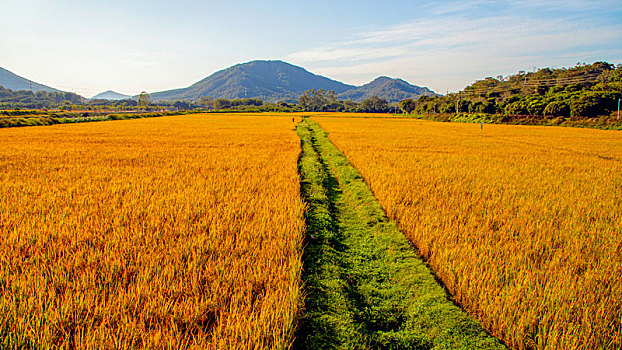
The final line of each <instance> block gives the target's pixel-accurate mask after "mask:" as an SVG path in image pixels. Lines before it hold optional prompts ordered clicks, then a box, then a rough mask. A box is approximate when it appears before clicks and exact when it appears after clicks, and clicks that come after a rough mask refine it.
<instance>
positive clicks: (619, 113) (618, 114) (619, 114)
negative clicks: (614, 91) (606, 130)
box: [616, 98, 622, 121]
mask: <svg viewBox="0 0 622 350" xmlns="http://www.w3.org/2000/svg"><path fill="white" fill-rule="evenodd" d="M620 101H622V99H620V98H619V99H618V119H616V120H618V121H620Z"/></svg>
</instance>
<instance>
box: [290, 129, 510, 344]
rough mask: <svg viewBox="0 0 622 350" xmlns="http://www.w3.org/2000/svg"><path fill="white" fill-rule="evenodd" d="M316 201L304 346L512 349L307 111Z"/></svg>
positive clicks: (308, 161) (308, 164)
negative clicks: (455, 294) (456, 298)
mask: <svg viewBox="0 0 622 350" xmlns="http://www.w3.org/2000/svg"><path fill="white" fill-rule="evenodd" d="M297 132H298V134H299V136H300V138H301V145H302V154H301V157H300V160H299V172H300V175H301V195H302V196H303V198H304V199H305V201H306V202H307V204H308V213H307V227H308V231H307V246H306V248H305V256H304V272H303V276H304V283H305V292H306V294H307V296H306V299H305V310H304V311H303V314H302V316H301V318H300V321H299V327H298V332H297V336H296V340H295V343H294V348H295V349H503V348H504V346H503V345H502V344H501V343H500V342H499V340H498V339H496V338H494V337H491V336H490V335H488V334H487V333H486V332H485V331H484V330H483V329H482V327H481V326H480V325H479V324H478V323H477V322H476V321H474V320H472V319H471V318H470V317H469V316H468V315H467V314H466V313H465V312H464V311H463V310H461V309H460V308H459V307H457V306H456V305H455V304H454V303H453V302H452V301H451V300H450V299H449V297H448V295H447V293H446V291H445V290H444V288H443V287H442V286H441V285H439V284H438V283H437V281H436V280H435V278H434V276H433V274H432V273H431V272H430V270H429V269H428V268H427V266H426V265H425V264H424V263H423V261H422V260H421V259H420V258H419V257H418V256H417V254H416V252H415V251H414V249H413V247H412V246H411V245H410V242H409V241H408V240H407V239H406V238H405V237H404V235H403V234H402V233H401V232H400V231H399V229H398V227H397V225H396V224H395V223H394V222H392V221H391V220H389V219H388V218H387V217H386V215H385V214H384V211H383V210H382V207H381V206H380V204H379V203H378V202H377V201H376V199H375V198H374V196H373V194H372V192H371V190H370V189H369V187H368V186H367V184H366V183H365V182H364V180H363V178H362V177H361V175H360V174H359V173H358V171H357V170H356V169H354V168H353V167H352V166H351V165H350V163H349V162H348V161H347V159H346V158H345V156H344V155H343V154H342V153H341V152H339V151H338V150H337V148H336V147H335V146H334V145H333V144H332V143H331V142H330V141H329V140H328V138H327V137H326V133H325V132H324V131H323V130H322V129H321V128H320V127H319V125H318V124H317V123H315V122H313V121H311V120H309V119H308V118H304V119H303V121H302V122H301V123H300V124H299V125H298V126H297Z"/></svg>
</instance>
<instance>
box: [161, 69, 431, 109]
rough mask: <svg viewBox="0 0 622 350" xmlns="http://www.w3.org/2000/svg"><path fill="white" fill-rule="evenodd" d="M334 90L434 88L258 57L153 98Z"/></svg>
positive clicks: (397, 92)
mask: <svg viewBox="0 0 622 350" xmlns="http://www.w3.org/2000/svg"><path fill="white" fill-rule="evenodd" d="M310 89H324V90H332V91H335V92H336V93H337V94H338V96H339V98H341V99H351V100H354V101H362V100H364V99H365V98H368V97H371V96H372V95H376V96H378V97H380V98H384V99H387V100H388V101H389V102H399V101H401V100H403V99H405V98H414V99H416V98H418V97H419V96H424V95H427V96H434V95H436V94H435V93H434V92H433V91H431V90H430V89H428V88H422V87H419V86H416V85H412V84H409V83H408V82H406V81H404V80H402V79H395V78H389V77H386V76H382V77H378V78H376V79H374V80H373V81H371V82H369V83H367V84H364V85H362V86H355V85H349V84H345V83H342V82H339V81H337V80H333V79H330V78H327V77H324V76H321V75H317V74H314V73H312V72H309V71H307V70H306V69H304V68H302V67H299V66H295V65H293V64H290V63H287V62H284V61H280V60H255V61H250V62H246V63H239V64H236V65H233V66H231V67H229V68H225V69H222V70H219V71H217V72H215V73H213V74H211V75H209V76H207V77H206V78H203V79H201V80H199V81H197V82H196V83H194V84H192V85H190V86H188V87H185V88H178V89H173V90H165V91H159V92H154V93H151V94H150V96H151V99H152V100H154V101H158V100H184V99H188V100H191V101H195V100H198V99H199V98H201V97H206V96H207V97H212V98H226V99H240V98H259V99H262V100H266V101H271V102H276V101H295V100H297V99H298V97H300V95H302V93H303V92H304V91H306V90H310Z"/></svg>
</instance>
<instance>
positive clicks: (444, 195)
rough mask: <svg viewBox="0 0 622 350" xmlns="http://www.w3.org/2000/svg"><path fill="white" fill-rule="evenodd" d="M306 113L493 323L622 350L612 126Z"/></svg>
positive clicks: (617, 142)
mask: <svg viewBox="0 0 622 350" xmlns="http://www.w3.org/2000/svg"><path fill="white" fill-rule="evenodd" d="M314 119H315V120H316V121H318V122H319V123H320V124H321V125H322V127H323V128H324V129H325V130H326V131H328V132H329V133H330V134H329V137H330V139H331V140H332V141H333V142H334V143H335V145H336V146H337V147H338V148H339V149H340V150H341V151H342V152H343V153H344V154H345V155H346V157H347V158H348V159H349V160H350V162H351V163H352V164H353V165H354V166H355V167H356V168H357V169H358V170H359V171H360V172H361V174H362V175H363V177H364V178H365V180H366V182H367V183H368V184H369V185H370V187H371V188H372V190H373V192H374V194H375V196H376V197H377V198H378V199H379V201H380V203H381V204H382V205H383V207H384V209H385V210H386V212H387V214H388V215H389V216H390V217H391V218H392V219H395V220H397V221H398V223H399V225H400V227H401V229H402V230H403V231H404V232H405V234H406V235H407V236H408V237H409V238H410V239H411V240H412V242H413V243H414V244H415V245H416V246H417V247H418V249H419V251H420V253H421V255H422V256H423V257H424V258H425V259H427V261H428V263H429V264H430V266H432V268H433V269H434V270H435V271H436V273H437V275H438V276H439V278H440V279H441V280H442V281H443V282H444V284H445V285H446V286H447V288H448V289H449V291H450V292H451V293H452V294H453V296H454V298H455V299H456V301H458V302H459V303H460V304H461V305H463V306H464V307H465V308H466V309H467V310H468V311H469V312H470V313H471V314H472V315H474V316H475V317H476V318H477V319H479V320H480V322H481V323H482V324H483V325H484V326H485V328H487V329H488V330H489V331H490V332H492V334H494V335H496V336H498V337H500V338H501V339H503V340H504V341H505V342H506V343H507V344H508V345H509V346H510V347H512V348H515V349H619V348H622V325H621V324H622V211H621V208H622V134H620V132H618V131H604V130H588V129H573V128H557V127H533V126H531V127H530V126H507V125H484V126H480V125H478V124H454V123H436V122H427V121H420V120H404V119H401V120H400V119H386V118H385V119H352V118H328V117H315V118H314Z"/></svg>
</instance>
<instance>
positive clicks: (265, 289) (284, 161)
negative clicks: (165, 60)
mask: <svg viewBox="0 0 622 350" xmlns="http://www.w3.org/2000/svg"><path fill="white" fill-rule="evenodd" d="M292 124H293V123H292V120H291V116H286V117H274V116H264V115H257V114H255V115H253V116H252V117H248V116H243V115H235V116H234V115H210V116H207V115H187V116H175V117H161V118H151V119H139V120H128V121H114V122H99V123H86V124H67V125H54V126H45V127H27V128H11V129H0V139H1V140H2V147H1V148H0V348H28V347H30V346H34V347H36V348H51V349H55V348H58V349H66V348H80V349H134V348H168V349H236V348H244V349H261V348H285V347H287V346H289V345H290V342H291V340H292V333H293V331H294V326H295V319H296V313H297V312H298V311H297V310H298V309H299V306H300V303H301V286H300V271H301V254H302V238H303V231H304V215H303V214H304V206H303V203H302V200H301V199H300V191H299V177H298V174H297V164H296V162H297V158H298V155H299V153H300V140H299V138H298V137H297V136H296V134H295V132H293V131H292V128H293V125H292Z"/></svg>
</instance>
